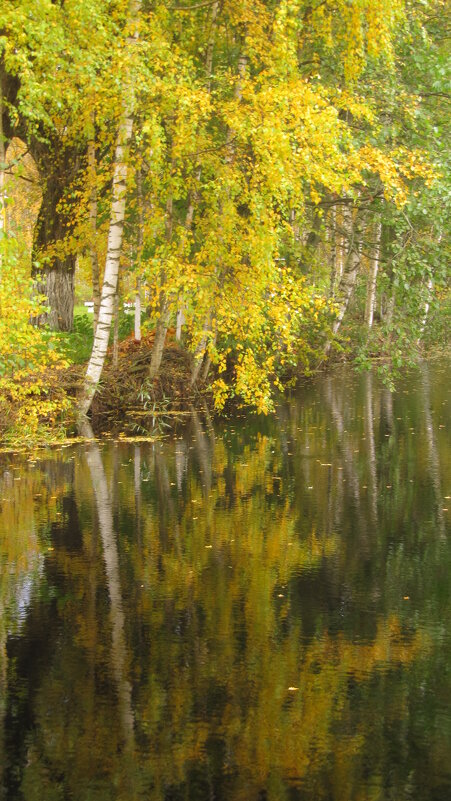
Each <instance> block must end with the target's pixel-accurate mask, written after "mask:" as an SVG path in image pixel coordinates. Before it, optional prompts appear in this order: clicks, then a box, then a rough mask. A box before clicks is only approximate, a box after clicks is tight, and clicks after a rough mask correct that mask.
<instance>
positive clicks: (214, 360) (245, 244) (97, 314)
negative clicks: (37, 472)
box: [0, 0, 451, 442]
mask: <svg viewBox="0 0 451 801" xmlns="http://www.w3.org/2000/svg"><path fill="white" fill-rule="evenodd" d="M449 73H450V60H449V10H448V6H447V4H446V2H445V0H412V1H410V0H404V1H403V0H335V1H334V2H332V0H330V1H329V0H311V2H309V1H308V0H279V1H278V2H275V0H252V2H250V1H249V2H248V0H240V1H239V2H238V0H206V2H193V3H186V4H185V3H184V0H179V2H175V0H174V2H158V0H156V2H147V0H129V1H128V2H123V0H112V1H111V0H60V2H51V0H8V1H7V2H5V3H3V4H2V7H1V9H0V98H1V105H0V121H1V122H0V221H1V222H0V435H1V436H2V438H3V439H4V440H7V441H10V442H17V441H18V439H26V440H27V439H28V440H30V441H35V440H36V439H39V438H40V437H43V436H47V437H55V436H60V437H62V436H65V435H66V434H67V432H70V431H72V430H74V429H75V426H76V425H77V424H78V427H79V429H80V428H82V427H83V422H84V420H86V419H87V415H88V414H90V410H91V407H92V408H93V411H94V412H95V408H96V406H95V404H96V403H97V404H98V406H97V415H98V419H99V421H100V422H101V424H102V426H105V425H107V424H108V421H110V422H111V417H110V418H109V417H108V413H106V414H105V403H106V401H105V398H106V397H109V398H110V401H109V403H110V407H111V406H112V407H113V411H112V413H113V416H114V405H115V403H116V404H119V402H120V400H119V398H120V395H124V394H125V395H126V394H127V386H128V385H130V391H129V407H130V408H129V409H128V411H127V410H125V411H124V410H123V411H124V414H125V415H127V414H131V420H132V422H133V427H134V430H135V431H141V432H144V431H146V430H149V426H152V425H153V426H154V425H155V420H156V419H157V418H158V415H160V420H161V417H164V416H166V417H168V416H169V415H170V413H171V411H172V410H174V409H175V410H180V409H182V408H183V406H184V405H185V406H187V405H189V404H190V403H192V402H193V400H194V399H195V397H196V395H197V394H199V393H202V392H208V394H209V396H210V397H211V399H212V404H213V405H214V406H215V408H216V409H217V410H219V411H221V410H223V409H224V407H225V406H226V404H228V403H229V402H231V401H233V402H238V403H240V404H243V405H245V406H247V407H252V408H254V409H256V410H257V411H258V412H262V413H267V412H269V411H271V409H272V408H273V404H274V394H275V392H277V391H280V390H283V389H285V388H287V387H290V386H293V385H294V384H295V383H296V381H297V380H298V379H299V377H300V376H303V375H306V374H310V373H311V372H313V371H314V370H315V369H318V366H320V365H324V364H325V363H326V362H328V361H331V360H334V359H335V358H337V356H341V355H343V354H345V355H346V356H347V357H352V358H353V359H354V360H355V361H356V363H357V364H358V365H360V366H368V365H370V364H371V363H373V362H374V361H375V360H376V362H377V364H378V369H379V370H380V371H381V372H383V373H384V374H385V377H386V379H387V380H390V377H391V376H392V375H393V370H394V371H396V369H401V368H402V367H403V366H405V365H406V364H407V363H409V362H411V361H412V360H414V359H415V358H416V357H417V355H418V353H419V352H422V351H424V349H425V348H427V349H429V348H432V347H441V348H443V347H444V346H445V345H446V340H447V331H448V330H449V327H450V321H451V302H450V301H451V298H450V292H449V268H448V264H449V235H448V234H449V222H448V215H447V206H448V203H447V201H448V198H449V180H448V176H449V142H450V137H449V103H450V97H451V96H450V94H449V86H450V74H449ZM85 301H92V302H93V314H92V315H91V316H89V314H88V313H87V312H86V311H84V306H83V303H84V302H85ZM126 311H132V314H127V313H126ZM121 340H123V341H122V342H121ZM77 365H78V366H77ZM171 371H172V372H173V373H177V380H175V379H174V380H172V382H171V381H170V380H169V379H168V376H170V374H171ZM102 397H103V399H104V401H103V403H104V407H103V412H104V414H103V416H102V414H101V413H100V411H99V410H101V406H102ZM99 399H100V400H99ZM93 402H94V406H93ZM99 404H100V406H99ZM116 417H117V415H116ZM149 421H152V422H149ZM121 425H122V423H121ZM46 432H47V433H46Z"/></svg>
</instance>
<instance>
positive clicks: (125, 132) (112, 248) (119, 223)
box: [78, 0, 141, 419]
mask: <svg viewBox="0 0 451 801" xmlns="http://www.w3.org/2000/svg"><path fill="white" fill-rule="evenodd" d="M140 8H141V0H131V3H130V8H129V24H130V25H132V24H133V23H136V22H137V20H138V15H139V11H140ZM137 39H138V30H137V28H136V29H135V32H134V34H133V35H132V36H130V38H129V46H131V45H132V44H133V43H135V42H136V41H137ZM134 100H135V97H134V86H133V85H129V86H127V87H126V90H125V92H124V102H123V113H122V119H121V121H120V123H119V130H118V136H117V143H116V151H115V155H114V173H113V202H112V206H111V216H110V227H109V231H108V245H107V255H106V262H105V273H104V278H103V286H102V295H101V298H100V308H99V319H98V322H97V328H96V333H95V337H94V343H93V346H92V353H91V358H90V360H89V364H88V367H87V369H86V375H85V379H84V383H83V387H82V391H81V393H80V398H79V403H78V413H79V418H80V419H83V418H84V417H86V415H87V413H88V411H89V409H90V407H91V403H92V400H93V398H94V395H95V393H96V390H97V386H98V384H99V380H100V376H101V375H102V370H103V365H104V363H105V356H106V353H107V349H108V340H109V336H110V329H111V320H112V317H113V305H114V296H115V294H116V290H117V281H118V275H119V261H120V256H121V250H122V234H123V229H124V218H125V202H126V182H127V169H128V163H127V161H128V159H127V155H128V146H129V144H130V139H131V135H132V130H133V109H134Z"/></svg>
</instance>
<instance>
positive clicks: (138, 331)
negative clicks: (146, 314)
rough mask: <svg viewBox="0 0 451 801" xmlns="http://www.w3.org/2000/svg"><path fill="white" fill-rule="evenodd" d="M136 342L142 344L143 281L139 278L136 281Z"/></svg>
mask: <svg viewBox="0 0 451 801" xmlns="http://www.w3.org/2000/svg"><path fill="white" fill-rule="evenodd" d="M135 340H136V342H141V281H140V278H139V276H138V278H137V279H136V295H135Z"/></svg>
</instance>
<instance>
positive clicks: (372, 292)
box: [365, 222, 382, 329]
mask: <svg viewBox="0 0 451 801" xmlns="http://www.w3.org/2000/svg"><path fill="white" fill-rule="evenodd" d="M381 236H382V224H381V223H380V222H378V224H377V226H376V237H375V247H374V253H373V258H372V259H371V265H370V272H369V276H368V287H367V295H366V307H365V323H366V327H367V328H368V329H370V328H372V327H373V322H374V308H375V305H376V287H377V276H378V272H379V263H380V255H381Z"/></svg>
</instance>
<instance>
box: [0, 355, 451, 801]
mask: <svg viewBox="0 0 451 801" xmlns="http://www.w3.org/2000/svg"><path fill="white" fill-rule="evenodd" d="M449 368H450V364H449V362H447V363H443V362H442V363H436V364H434V365H430V366H429V367H428V366H426V365H423V367H422V368H421V369H418V370H415V371H413V372H412V373H410V374H409V375H408V376H406V378H405V379H404V380H403V382H400V384H399V386H398V387H397V392H396V393H395V394H394V395H391V394H390V393H389V392H388V391H387V390H386V389H384V387H383V386H382V385H381V384H379V383H378V381H377V380H376V378H375V377H372V376H371V375H365V376H360V377H359V376H355V375H354V374H353V373H351V372H348V371H339V372H337V373H335V374H334V375H332V376H331V377H326V378H322V379H320V380H318V381H316V382H315V383H313V384H312V385H309V386H307V387H305V388H304V389H303V390H302V391H301V392H300V393H299V395H298V396H297V397H295V398H293V399H292V400H290V401H287V402H286V403H283V404H281V406H280V408H279V409H278V413H277V417H276V418H271V419H259V418H257V417H250V418H249V417H241V418H240V417H237V418H236V419H233V420H228V421H225V422H220V423H215V425H214V427H212V425H211V421H210V420H209V418H208V414H206V413H203V412H198V414H197V415H193V416H192V418H191V420H190V421H189V423H188V424H187V427H186V430H185V431H184V432H183V433H182V434H179V435H178V438H177V439H176V440H172V441H169V440H168V441H165V442H164V443H156V444H151V443H133V444H130V443H120V442H107V443H104V444H100V445H97V444H94V445H81V446H73V447H67V448H59V449H56V450H53V451H48V452H45V453H44V452H40V453H39V454H37V455H35V456H34V458H33V457H30V456H25V455H10V454H2V455H1V457H0V499H1V501H0V503H1V507H0V567H1V575H0V613H1V621H0V693H1V703H0V754H1V759H0V786H1V787H2V792H0V798H2V800H6V799H7V801H16V799H17V800H19V799H20V800H21V801H23V800H24V799H26V801H38V799H39V801H60V800H61V801H63V800H64V801H65V800H66V799H71V800H74V801H78V800H80V801H109V800H110V799H111V800H112V801H113V800H114V801H133V799H136V800H137V801H138V800H139V801H141V800H144V799H145V800H146V801H148V800H149V799H150V800H151V801H160V799H161V801H163V800H164V801H207V800H208V801H211V800H212V799H215V800H217V801H220V800H224V801H263V799H266V800H267V801H301V800H302V801H323V799H324V800H326V799H327V801H363V800H365V801H366V800H368V801H370V800H371V801H391V800H393V801H404V800H405V799H412V800H413V799H414V800H415V801H435V800H437V801H447V800H448V799H450V798H451V758H450V756H451V638H450V632H451V580H450V579H451V539H450V509H451V499H450V497H449V496H451V461H450V451H451V448H450V424H451V419H450V418H451V415H450V410H451V404H450V396H449Z"/></svg>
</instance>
